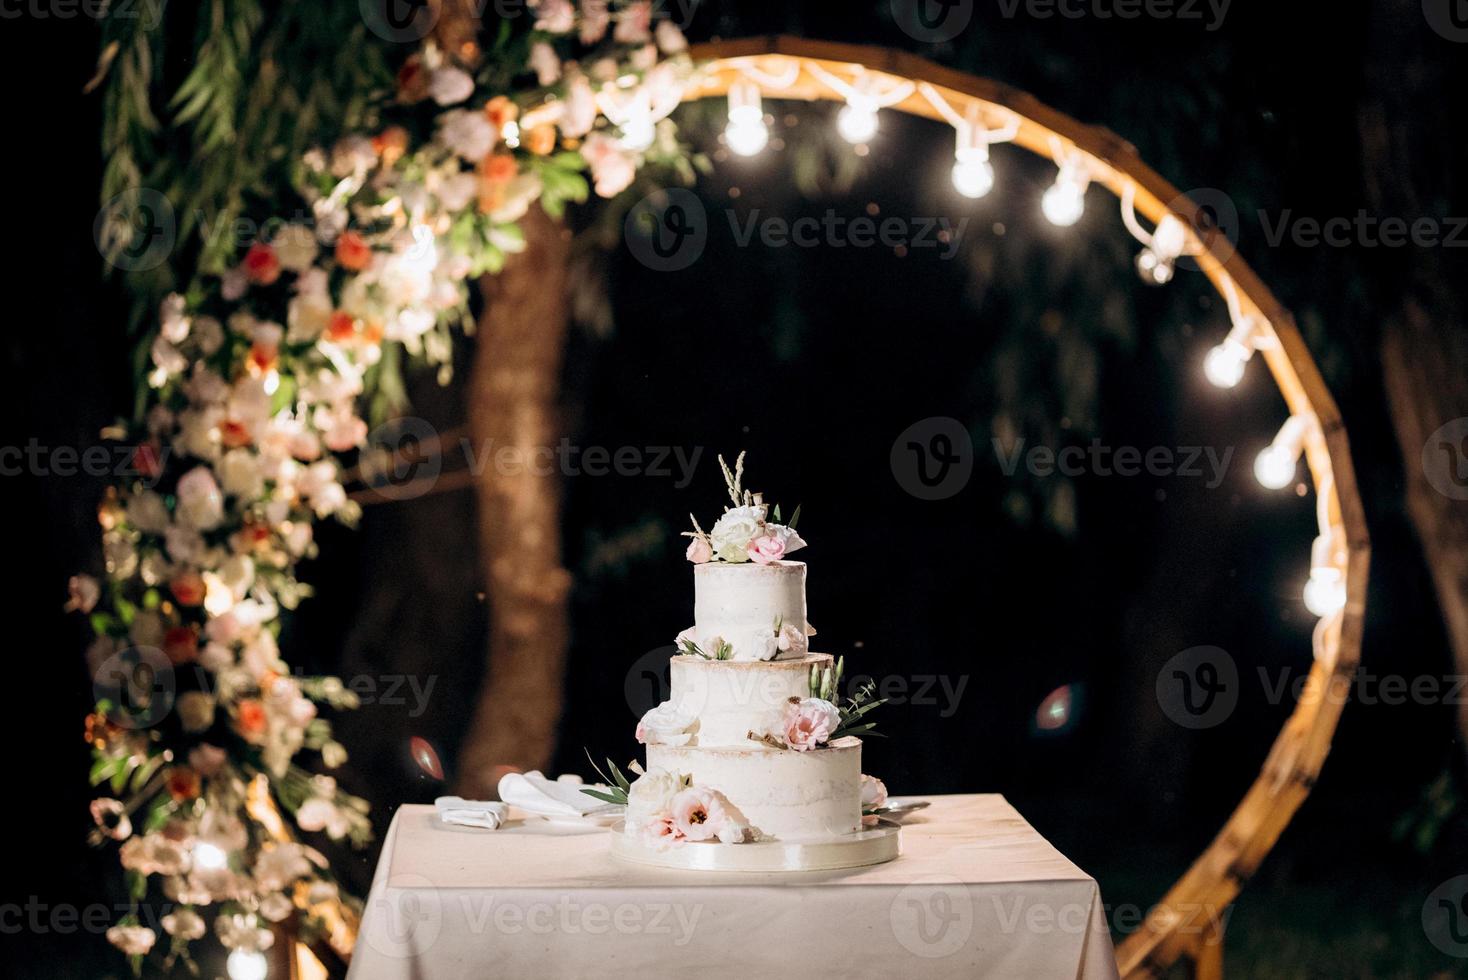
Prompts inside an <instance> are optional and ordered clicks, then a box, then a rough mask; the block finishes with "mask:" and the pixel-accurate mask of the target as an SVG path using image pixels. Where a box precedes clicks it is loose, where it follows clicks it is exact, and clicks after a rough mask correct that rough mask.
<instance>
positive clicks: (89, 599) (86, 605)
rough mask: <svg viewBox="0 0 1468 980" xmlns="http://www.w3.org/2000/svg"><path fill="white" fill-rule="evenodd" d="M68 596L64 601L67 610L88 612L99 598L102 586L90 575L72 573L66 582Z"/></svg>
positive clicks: (93, 607)
mask: <svg viewBox="0 0 1468 980" xmlns="http://www.w3.org/2000/svg"><path fill="white" fill-rule="evenodd" d="M66 590H67V593H68V594H69V596H70V598H69V599H68V600H67V602H66V611H67V612H79V613H84V614H85V613H89V612H91V611H92V610H93V609H95V608H96V606H97V600H98V599H99V598H101V595H102V586H101V585H100V584H99V583H98V582H97V580H96V579H94V578H93V577H92V576H90V575H73V576H72V577H71V578H70V579H68V580H67V582H66Z"/></svg>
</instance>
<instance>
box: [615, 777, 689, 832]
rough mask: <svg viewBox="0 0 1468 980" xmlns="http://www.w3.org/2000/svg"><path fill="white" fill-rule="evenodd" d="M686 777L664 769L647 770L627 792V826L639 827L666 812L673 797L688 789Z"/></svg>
mask: <svg viewBox="0 0 1468 980" xmlns="http://www.w3.org/2000/svg"><path fill="white" fill-rule="evenodd" d="M688 784H689V779H688V777H687V776H680V775H678V774H677V773H675V772H668V771H667V770H666V769H649V770H648V771H647V772H645V773H643V774H642V775H641V776H639V777H637V779H636V781H634V782H633V783H632V786H631V787H630V788H629V789H628V790H627V825H628V826H629V827H632V826H641V825H642V824H644V823H646V822H647V821H648V820H649V819H651V818H652V817H654V816H657V815H658V814H665V813H667V812H668V808H669V806H670V805H671V804H672V802H673V797H675V796H677V795H678V793H679V792H680V791H682V790H684V789H686V788H687V787H688Z"/></svg>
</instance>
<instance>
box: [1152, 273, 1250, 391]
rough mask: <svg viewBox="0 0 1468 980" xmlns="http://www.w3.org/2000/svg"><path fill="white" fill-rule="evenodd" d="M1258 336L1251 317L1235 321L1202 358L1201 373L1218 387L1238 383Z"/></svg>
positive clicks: (1228, 386) (1230, 386) (1231, 385)
mask: <svg viewBox="0 0 1468 980" xmlns="http://www.w3.org/2000/svg"><path fill="white" fill-rule="evenodd" d="M1143 254H1145V253H1143ZM1259 336H1260V334H1259V322H1258V321H1257V320H1255V319H1254V318H1253V317H1251V316H1250V317H1244V318H1242V319H1241V320H1239V322H1238V323H1235V324H1234V326H1233V329H1232V330H1230V331H1229V332H1228V336H1227V337H1225V338H1224V339H1223V343H1221V344H1219V345H1218V346H1217V347H1214V348H1213V349H1212V350H1210V351H1209V352H1208V356H1207V357H1206V358H1204V359H1203V373H1204V374H1206V375H1207V376H1208V380H1209V381H1211V382H1213V383H1214V384H1216V385H1218V387H1220V388H1232V387H1233V386H1234V385H1236V384H1238V383H1239V381H1240V380H1242V379H1243V377H1244V365H1246V364H1248V363H1249V358H1251V357H1253V356H1254V347H1255V346H1256V345H1257V343H1258V339H1259Z"/></svg>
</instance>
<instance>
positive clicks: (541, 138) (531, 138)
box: [521, 123, 556, 157]
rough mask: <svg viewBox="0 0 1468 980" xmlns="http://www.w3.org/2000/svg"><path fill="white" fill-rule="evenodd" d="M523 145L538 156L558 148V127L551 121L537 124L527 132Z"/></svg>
mask: <svg viewBox="0 0 1468 980" xmlns="http://www.w3.org/2000/svg"><path fill="white" fill-rule="evenodd" d="M521 145H522V146H524V147H525V149H527V150H529V151H530V152H531V153H534V154H535V155H536V156H538V157H543V156H545V155H546V154H547V153H549V152H550V151H551V150H554V149H555V148H556V127H554V126H552V125H550V124H549V123H546V124H544V125H541V126H536V127H535V128H534V129H532V130H530V131H529V132H528V133H526V134H525V138H524V140H523V141H522V143H521Z"/></svg>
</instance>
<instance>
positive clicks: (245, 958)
mask: <svg viewBox="0 0 1468 980" xmlns="http://www.w3.org/2000/svg"><path fill="white" fill-rule="evenodd" d="M224 967H225V970H226V971H227V972H228V973H229V980H265V977H266V976H267V975H268V974H269V973H270V964H269V962H267V961H266V959H265V954H264V953H261V952H258V951H257V950H253V949H237V950H235V951H234V952H233V953H230V954H229V959H227V960H225V961H224Z"/></svg>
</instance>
